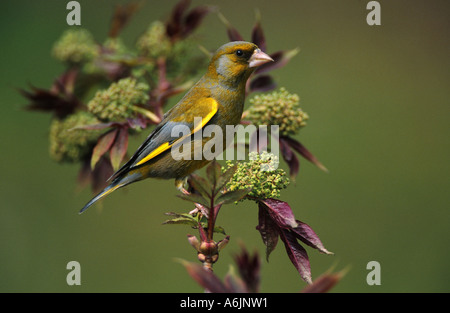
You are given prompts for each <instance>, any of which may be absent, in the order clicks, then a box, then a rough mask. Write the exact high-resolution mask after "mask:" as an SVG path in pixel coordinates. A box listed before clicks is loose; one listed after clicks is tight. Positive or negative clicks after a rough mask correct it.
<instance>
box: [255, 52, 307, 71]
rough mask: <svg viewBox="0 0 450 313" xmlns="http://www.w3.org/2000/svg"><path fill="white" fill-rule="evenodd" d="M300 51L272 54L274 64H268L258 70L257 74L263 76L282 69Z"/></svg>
mask: <svg viewBox="0 0 450 313" xmlns="http://www.w3.org/2000/svg"><path fill="white" fill-rule="evenodd" d="M298 52H299V50H298V49H293V50H289V51H277V52H275V53H272V54H271V55H270V57H271V58H272V59H273V62H268V63H266V64H263V65H261V66H259V67H258V68H256V70H255V74H262V73H266V72H268V71H271V70H274V69H277V68H280V67H283V66H285V65H286V64H287V63H288V62H289V61H290V60H291V59H292V58H293V57H294V56H295V55H296V54H297V53H298Z"/></svg>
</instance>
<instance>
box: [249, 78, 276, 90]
mask: <svg viewBox="0 0 450 313" xmlns="http://www.w3.org/2000/svg"><path fill="white" fill-rule="evenodd" d="M249 84H250V85H249V87H248V88H249V90H248V92H266V91H270V90H273V89H275V88H276V86H277V85H276V84H275V82H274V81H273V79H272V77H271V76H269V75H260V76H256V77H255V78H253V79H252V80H250V83H249Z"/></svg>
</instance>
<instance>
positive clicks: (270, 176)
mask: <svg viewBox="0 0 450 313" xmlns="http://www.w3.org/2000/svg"><path fill="white" fill-rule="evenodd" d="M249 159H250V160H249V161H248V162H239V163H237V169H236V171H235V172H234V175H233V177H232V178H231V180H230V181H229V182H228V183H227V186H226V187H227V189H228V190H229V191H233V190H238V189H250V190H251V191H250V192H249V193H248V195H247V196H250V197H254V198H258V199H268V198H278V197H279V196H280V191H281V189H284V188H286V187H287V186H288V185H289V178H288V177H287V176H286V173H285V171H284V170H282V169H278V164H279V161H278V157H277V156H275V155H274V154H272V153H268V152H265V151H264V152H262V153H261V154H258V153H257V152H251V153H250V154H249ZM232 166H234V164H233V162H232V161H227V165H226V167H225V168H223V169H222V170H223V171H225V170H226V169H228V168H230V167H232Z"/></svg>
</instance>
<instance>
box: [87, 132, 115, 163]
mask: <svg viewBox="0 0 450 313" xmlns="http://www.w3.org/2000/svg"><path fill="white" fill-rule="evenodd" d="M118 131H119V129H113V130H111V131H109V132H107V133H106V134H104V135H102V136H100V138H99V139H98V141H97V144H96V145H95V147H94V149H93V150H92V156H91V168H92V169H93V168H95V165H96V164H97V162H98V161H99V160H100V158H101V157H102V155H104V154H105V153H106V152H107V151H108V150H109V149H110V147H111V145H112V144H113V142H114V139H116V136H117V133H118Z"/></svg>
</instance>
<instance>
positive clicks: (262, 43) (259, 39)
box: [252, 20, 267, 52]
mask: <svg viewBox="0 0 450 313" xmlns="http://www.w3.org/2000/svg"><path fill="white" fill-rule="evenodd" d="M252 42H253V43H254V44H255V45H257V46H258V47H259V48H260V49H261V50H262V51H264V52H265V51H266V49H267V46H266V38H265V37H264V31H263V29H262V26H261V22H260V21H259V20H257V21H256V24H255V26H253V29H252Z"/></svg>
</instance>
